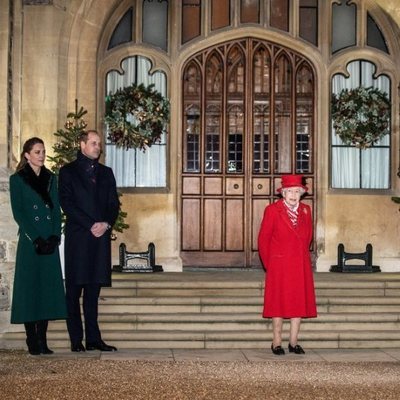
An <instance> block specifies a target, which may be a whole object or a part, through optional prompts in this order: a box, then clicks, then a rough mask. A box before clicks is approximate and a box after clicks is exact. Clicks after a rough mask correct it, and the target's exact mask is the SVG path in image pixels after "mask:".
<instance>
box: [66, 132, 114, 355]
mask: <svg viewBox="0 0 400 400" xmlns="http://www.w3.org/2000/svg"><path fill="white" fill-rule="evenodd" d="M79 144H80V151H79V152H78V156H77V159H76V160H75V161H73V162H71V163H69V164H67V165H65V166H64V167H62V168H61V169H60V175H59V196H60V204H61V207H62V209H63V211H64V213H65V215H66V218H67V219H66V224H65V249H64V252H65V289H66V299H67V311H68V319H67V327H68V333H69V337H70V340H71V351H77V352H80V351H85V347H84V346H83V344H82V340H83V327H82V319H81V312H80V304H79V299H80V297H81V294H82V291H83V313H84V316H85V338H86V350H101V351H116V350H117V349H116V348H115V347H114V346H109V345H107V344H106V343H104V341H103V340H102V338H101V333H100V329H99V325H98V322H97V316H98V299H99V295H100V289H101V287H103V286H111V227H112V226H113V225H114V223H115V220H116V219H117V216H118V212H119V199H118V194H117V189H116V183H115V178H114V174H113V172H112V170H111V168H109V167H106V166H105V165H102V164H100V163H99V162H98V159H99V157H100V154H101V138H100V136H99V134H98V133H97V132H96V131H92V130H91V131H88V132H85V133H83V134H82V135H81V137H80V138H79Z"/></svg>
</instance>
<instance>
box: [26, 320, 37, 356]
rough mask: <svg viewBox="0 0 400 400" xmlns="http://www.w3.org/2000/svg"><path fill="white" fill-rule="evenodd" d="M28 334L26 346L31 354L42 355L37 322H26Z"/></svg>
mask: <svg viewBox="0 0 400 400" xmlns="http://www.w3.org/2000/svg"><path fill="white" fill-rule="evenodd" d="M24 326H25V332H26V344H27V345H28V351H29V354H31V355H33V356H37V355H39V354H40V349H39V342H38V336H37V332H36V322H26V323H25V324H24Z"/></svg>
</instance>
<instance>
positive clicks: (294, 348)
mask: <svg viewBox="0 0 400 400" xmlns="http://www.w3.org/2000/svg"><path fill="white" fill-rule="evenodd" d="M288 348H289V353H294V354H306V353H305V351H304V350H303V348H302V347H301V346H300V345H299V344H296V346H292V345H291V344H290V343H289V347H288Z"/></svg>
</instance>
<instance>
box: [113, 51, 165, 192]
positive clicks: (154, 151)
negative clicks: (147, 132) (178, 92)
mask: <svg viewBox="0 0 400 400" xmlns="http://www.w3.org/2000/svg"><path fill="white" fill-rule="evenodd" d="M150 68H151V63H150V61H149V60H148V59H147V58H145V57H140V56H135V57H129V58H127V59H125V60H124V61H123V63H122V69H123V70H124V74H122V75H121V74H119V73H118V72H116V71H111V72H109V73H108V74H107V87H106V91H107V94H109V93H115V92H116V91H117V89H120V88H123V87H126V86H130V85H131V84H133V83H136V84H141V83H143V85H145V86H148V85H150V84H152V83H153V84H154V89H155V90H157V91H158V92H160V93H161V94H162V95H163V96H166V91H167V83H166V77H165V74H164V73H163V72H159V71H158V72H155V73H154V74H152V75H150V74H149V71H150ZM165 136H166V135H165V133H164V134H163V136H162V138H161V142H160V143H157V144H153V145H152V146H151V147H150V148H148V149H146V151H145V152H143V151H142V150H139V149H129V150H124V149H122V148H117V147H116V146H115V145H113V144H111V143H107V145H106V157H105V161H106V165H108V166H109V167H111V168H112V169H113V171H114V174H115V179H116V181H117V186H118V187H165V186H166V137H165Z"/></svg>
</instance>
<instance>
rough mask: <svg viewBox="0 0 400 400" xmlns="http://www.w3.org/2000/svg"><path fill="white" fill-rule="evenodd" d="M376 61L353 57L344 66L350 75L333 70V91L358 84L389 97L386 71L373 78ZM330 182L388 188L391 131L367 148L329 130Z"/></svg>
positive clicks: (340, 185) (335, 185)
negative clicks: (354, 59) (354, 58)
mask: <svg viewBox="0 0 400 400" xmlns="http://www.w3.org/2000/svg"><path fill="white" fill-rule="evenodd" d="M375 69H376V67H375V65H374V64H372V63H371V62H368V61H362V60H356V61H353V62H351V63H350V64H349V65H348V66H347V70H348V72H349V77H347V78H346V77H345V76H343V75H341V74H336V75H335V76H334V77H333V79H332V93H334V94H339V93H340V92H341V91H342V90H343V89H354V88H357V87H359V86H364V87H374V88H377V89H380V90H381V91H383V92H385V93H387V95H388V97H389V99H390V79H389V78H388V77H387V76H386V75H380V76H378V77H376V78H375ZM331 159H332V163H331V168H332V170H331V175H332V180H331V185H332V188H340V189H389V188H390V134H389V135H386V136H384V137H383V138H382V139H381V140H380V141H379V142H378V143H377V144H375V145H373V146H371V147H370V148H367V149H360V148H358V147H356V146H353V145H346V144H344V143H343V142H342V140H341V139H340V138H339V137H338V136H337V135H336V134H335V130H334V129H333V128H332V133H331Z"/></svg>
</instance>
